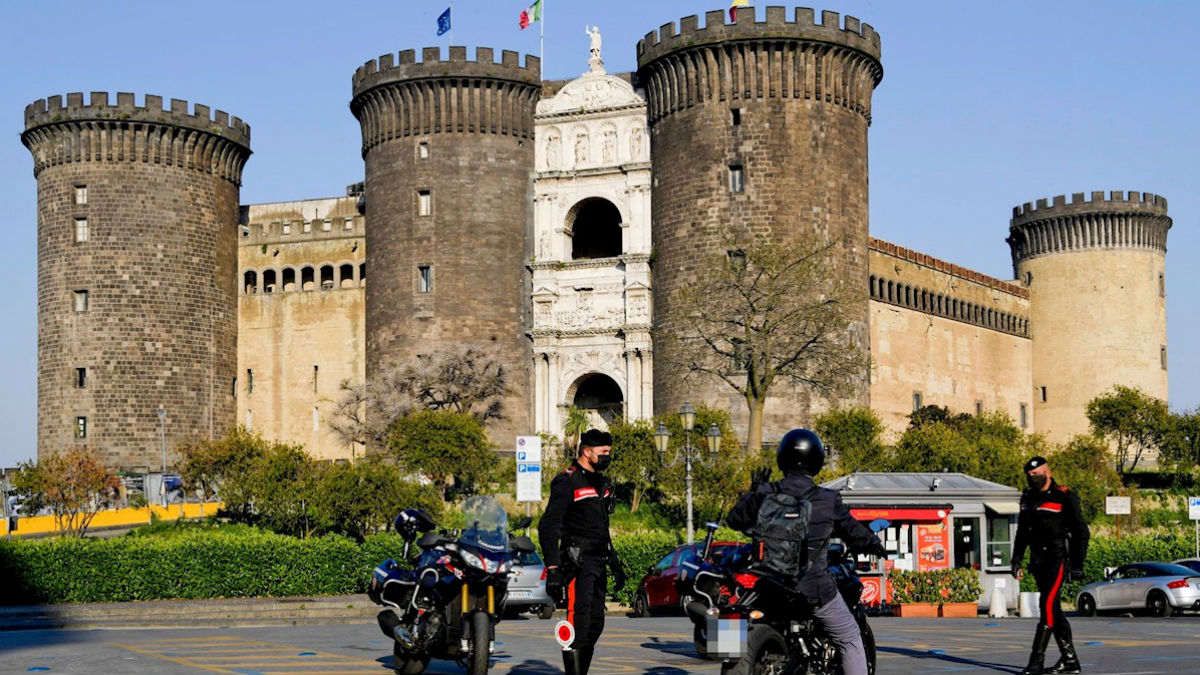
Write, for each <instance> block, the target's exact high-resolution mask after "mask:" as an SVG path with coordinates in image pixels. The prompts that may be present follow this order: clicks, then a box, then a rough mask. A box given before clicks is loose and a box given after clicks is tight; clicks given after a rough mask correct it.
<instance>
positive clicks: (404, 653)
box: [367, 496, 535, 675]
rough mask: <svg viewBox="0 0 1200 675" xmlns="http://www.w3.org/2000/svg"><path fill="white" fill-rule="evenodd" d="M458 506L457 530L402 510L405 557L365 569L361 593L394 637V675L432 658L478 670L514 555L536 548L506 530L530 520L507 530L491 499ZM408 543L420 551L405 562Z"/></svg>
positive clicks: (417, 669) (474, 673)
mask: <svg viewBox="0 0 1200 675" xmlns="http://www.w3.org/2000/svg"><path fill="white" fill-rule="evenodd" d="M462 510H463V515H464V517H465V519H466V523H467V526H466V527H465V528H463V529H462V530H461V531H457V530H441V531H435V527H436V524H435V523H434V521H433V519H432V518H431V517H430V516H429V514H427V513H425V512H424V511H420V510H418V509H409V510H407V511H405V512H404V513H401V514H400V516H398V517H397V518H396V530H397V532H399V533H400V535H401V537H402V538H403V539H404V550H403V553H402V555H401V560H402V561H404V564H402V563H399V562H397V561H395V560H393V559H390V558H389V559H388V560H385V561H384V562H383V563H381V564H380V565H379V566H378V567H376V568H375V570H374V571H373V572H372V574H371V582H370V585H369V586H368V589H367V596H368V597H370V599H371V600H372V601H373V602H374V603H375V604H377V605H381V606H382V607H383V608H384V609H383V610H382V611H380V612H379V614H378V615H377V617H376V619H377V620H378V622H379V629H380V630H381V631H383V634H384V635H386V636H387V637H388V638H389V639H392V640H394V644H393V646H392V655H393V663H392V667H393V669H394V670H395V671H396V673H398V674H399V675H418V674H419V673H421V672H422V671H424V670H425V668H427V667H428V666H429V662H430V660H431V659H442V660H452V661H455V662H457V663H458V664H459V665H460V666H462V667H464V668H466V670H467V674H468V675H485V674H486V673H487V671H488V667H489V659H490V656H491V654H492V653H493V652H494V651H495V641H496V624H497V623H498V622H499V621H500V619H501V617H502V616H503V614H504V600H505V596H506V594H507V589H508V578H509V572H510V570H511V569H512V567H513V564H514V563H515V561H516V559H517V555H516V554H518V553H530V552H533V551H534V550H535V547H534V545H533V541H532V540H530V539H529V537H526V536H510V535H512V534H513V533H514V532H516V531H517V530H523V529H525V528H527V527H529V525H530V522H531V519H529V518H522V519H521V520H520V521H519V522H518V523H517V524H516V525H515V526H514V527H513V528H512V529H511V530H510V529H509V526H508V515H507V514H506V513H505V511H504V509H503V507H501V506H500V503H499V502H498V501H496V499H495V498H493V497H487V496H478V497H472V498H470V499H468V500H467V501H466V502H465V503H464V504H463V507H462ZM418 535H419V536H420V538H419V539H418V538H417V537H418ZM414 542H415V544H416V546H417V547H418V548H419V549H420V554H419V555H418V557H417V560H416V563H415V564H413V565H411V566H410V567H406V564H407V563H408V562H409V554H410V552H411V550H412V546H413V544H414Z"/></svg>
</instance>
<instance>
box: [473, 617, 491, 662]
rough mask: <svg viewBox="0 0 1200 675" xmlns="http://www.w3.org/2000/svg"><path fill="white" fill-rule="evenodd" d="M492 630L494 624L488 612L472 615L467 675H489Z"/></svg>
mask: <svg viewBox="0 0 1200 675" xmlns="http://www.w3.org/2000/svg"><path fill="white" fill-rule="evenodd" d="M491 630H492V622H491V620H490V619H489V618H488V615H487V612H475V613H474V614H472V615H471V653H470V654H468V655H467V675H487V671H488V657H489V654H488V642H489V636H490V635H491Z"/></svg>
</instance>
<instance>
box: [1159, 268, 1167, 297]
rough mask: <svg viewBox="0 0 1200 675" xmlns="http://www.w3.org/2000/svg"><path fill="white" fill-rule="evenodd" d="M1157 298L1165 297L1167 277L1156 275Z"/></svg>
mask: <svg viewBox="0 0 1200 675" xmlns="http://www.w3.org/2000/svg"><path fill="white" fill-rule="evenodd" d="M1158 297H1160V298H1165V297H1167V277H1166V276H1165V275H1163V274H1159V275H1158Z"/></svg>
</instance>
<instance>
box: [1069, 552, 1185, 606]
mask: <svg viewBox="0 0 1200 675" xmlns="http://www.w3.org/2000/svg"><path fill="white" fill-rule="evenodd" d="M1075 608H1076V610H1077V611H1078V612H1079V615H1080V616H1095V615H1096V613H1097V612H1106V611H1111V610H1122V611H1131V610H1143V609H1144V610H1147V611H1149V612H1150V614H1151V615H1153V616H1171V615H1172V614H1174V613H1175V612H1178V611H1187V610H1200V572H1196V571H1193V570H1191V569H1188V568H1187V567H1184V566H1182V565H1173V564H1171V563H1160V562H1139V563H1133V564H1130V565H1121V566H1120V567H1117V568H1111V567H1110V568H1107V569H1105V570H1104V581H1097V582H1095V583H1091V584H1088V585H1087V586H1084V587H1083V588H1081V589H1079V595H1077V596H1076V598H1075Z"/></svg>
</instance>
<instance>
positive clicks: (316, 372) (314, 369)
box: [313, 366, 321, 393]
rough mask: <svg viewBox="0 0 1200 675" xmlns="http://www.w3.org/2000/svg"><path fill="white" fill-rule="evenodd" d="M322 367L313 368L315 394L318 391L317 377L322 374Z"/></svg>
mask: <svg viewBox="0 0 1200 675" xmlns="http://www.w3.org/2000/svg"><path fill="white" fill-rule="evenodd" d="M320 372H321V368H320V366H313V392H314V393H315V392H316V391H317V375H318V374H320Z"/></svg>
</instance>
